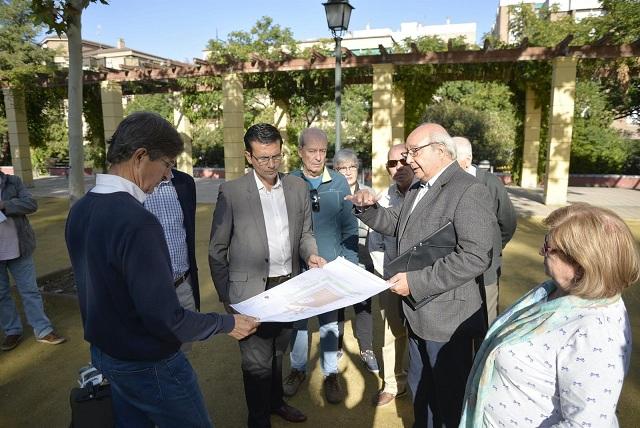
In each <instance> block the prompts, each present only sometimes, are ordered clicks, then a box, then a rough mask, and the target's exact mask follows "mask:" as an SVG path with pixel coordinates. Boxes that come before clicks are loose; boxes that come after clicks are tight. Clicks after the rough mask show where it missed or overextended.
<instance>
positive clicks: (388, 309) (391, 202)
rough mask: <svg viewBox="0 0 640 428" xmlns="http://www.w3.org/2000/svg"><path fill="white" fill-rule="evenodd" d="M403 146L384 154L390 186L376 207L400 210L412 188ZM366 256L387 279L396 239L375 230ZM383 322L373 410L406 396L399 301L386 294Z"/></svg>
mask: <svg viewBox="0 0 640 428" xmlns="http://www.w3.org/2000/svg"><path fill="white" fill-rule="evenodd" d="M404 150H405V147H404V144H396V145H395V146H393V147H391V149H390V150H389V153H388V154H387V159H388V160H387V172H388V173H389V176H390V177H391V179H392V180H393V184H391V186H389V188H388V189H386V190H385V191H384V192H383V193H382V195H381V196H380V199H379V200H378V204H379V205H380V206H382V207H385V208H388V207H399V206H402V203H403V202H404V198H405V196H406V194H407V191H408V190H409V188H410V187H411V185H412V184H413V170H412V169H411V167H410V166H409V165H407V163H406V162H405V159H404V158H403V157H402V152H404ZM369 252H370V254H371V259H372V260H373V266H374V269H375V272H376V273H377V274H378V275H380V276H381V277H383V278H384V279H389V278H390V276H391V275H389V274H386V273H385V269H384V266H385V265H386V264H387V263H389V262H390V261H391V260H393V259H394V258H395V257H396V255H397V253H396V238H395V236H393V235H382V234H381V233H379V232H376V231H375V230H371V231H370V232H369ZM379 302H380V309H381V310H382V322H383V346H382V373H383V381H384V385H383V388H382V389H381V390H380V391H378V393H377V394H376V396H375V397H374V400H373V403H374V405H375V406H377V407H382V406H386V405H387V404H390V403H391V402H392V401H393V400H395V398H396V397H398V396H401V395H404V394H406V392H407V388H406V384H407V373H406V371H405V369H406V364H405V355H406V348H407V328H406V327H405V326H404V316H403V315H402V300H401V298H400V296H399V295H397V294H396V293H392V292H391V291H389V290H387V291H384V292H382V293H380V295H379Z"/></svg>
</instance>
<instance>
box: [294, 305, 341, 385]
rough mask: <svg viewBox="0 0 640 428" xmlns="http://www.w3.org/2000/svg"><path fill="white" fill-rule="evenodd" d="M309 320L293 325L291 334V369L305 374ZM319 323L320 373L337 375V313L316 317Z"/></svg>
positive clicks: (307, 355) (307, 356)
mask: <svg viewBox="0 0 640 428" xmlns="http://www.w3.org/2000/svg"><path fill="white" fill-rule="evenodd" d="M308 321H309V320H300V321H296V322H294V323H293V333H292V334H291V367H292V368H294V369H296V370H299V371H302V372H306V371H307V360H308V358H309V330H308V324H309V323H308ZM318 322H319V323H320V361H321V363H322V373H323V374H324V375H325V376H329V375H330V374H333V373H338V311H332V312H327V313H325V314H321V315H318Z"/></svg>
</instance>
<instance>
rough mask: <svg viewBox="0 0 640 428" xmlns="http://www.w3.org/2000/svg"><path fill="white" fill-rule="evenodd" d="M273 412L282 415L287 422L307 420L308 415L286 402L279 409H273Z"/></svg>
mask: <svg viewBox="0 0 640 428" xmlns="http://www.w3.org/2000/svg"><path fill="white" fill-rule="evenodd" d="M271 413H273V414H274V415H278V416H280V417H281V418H282V419H284V420H285V421H287V422H294V423H297V422H304V421H306V420H307V417H306V416H305V414H304V413H302V412H301V411H300V410H298V409H296V408H295V407H293V406H290V405H288V404H286V403H285V404H283V405H282V406H280V407H279V408H277V409H273V410H271Z"/></svg>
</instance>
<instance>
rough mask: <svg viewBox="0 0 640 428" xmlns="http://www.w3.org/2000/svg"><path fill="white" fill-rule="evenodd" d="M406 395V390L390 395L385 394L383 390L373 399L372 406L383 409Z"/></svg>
mask: <svg viewBox="0 0 640 428" xmlns="http://www.w3.org/2000/svg"><path fill="white" fill-rule="evenodd" d="M406 393H407V390H406V389H404V390H403V391H400V392H398V393H397V394H392V393H390V392H386V391H385V390H383V389H381V390H380V391H378V393H377V394H376V396H375V397H374V398H373V405H374V406H375V407H384V406H386V405H387V404H390V403H391V402H392V401H393V400H395V399H396V398H399V397H402V396H403V395H405V394H406Z"/></svg>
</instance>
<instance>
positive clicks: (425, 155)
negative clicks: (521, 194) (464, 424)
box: [347, 123, 497, 427]
mask: <svg viewBox="0 0 640 428" xmlns="http://www.w3.org/2000/svg"><path fill="white" fill-rule="evenodd" d="M405 147H406V151H405V152H403V153H402V156H403V158H404V159H405V160H406V162H407V163H408V165H409V166H410V167H411V169H412V170H413V173H414V174H415V177H416V178H417V179H418V180H419V182H417V183H416V184H414V185H413V186H411V188H410V189H409V191H408V192H407V195H406V197H405V200H404V203H403V204H402V205H401V206H398V207H391V208H384V207H381V206H380V205H379V204H378V203H377V202H376V195H374V194H372V193H371V192H367V191H360V192H357V193H356V194H355V195H353V196H349V197H347V198H348V199H349V200H351V201H353V204H354V206H355V212H356V215H357V216H358V218H361V219H362V220H363V221H364V222H365V223H366V224H368V225H369V226H370V227H371V228H372V229H374V230H376V231H378V232H380V233H383V234H385V235H395V236H396V245H397V246H396V249H397V250H398V254H401V253H403V252H405V251H407V250H408V249H410V248H412V247H413V246H414V245H416V244H418V243H419V242H420V241H422V240H423V239H424V238H425V237H427V236H429V235H431V234H432V233H434V232H435V231H436V230H438V229H440V228H441V227H443V226H444V225H446V224H447V223H448V222H451V223H452V224H453V227H454V229H455V240H456V246H455V250H454V251H453V252H451V253H449V254H448V255H446V256H444V257H442V258H439V259H437V260H436V261H435V262H434V263H433V264H432V265H425V266H424V267H423V268H422V269H419V270H415V271H409V272H400V273H397V274H395V275H394V276H392V277H391V278H389V280H388V281H389V283H390V284H391V287H390V290H391V291H392V292H394V293H396V294H398V295H400V296H403V297H405V296H409V295H411V296H412V297H413V299H415V301H416V302H420V301H423V300H424V301H427V303H426V304H424V305H423V306H421V307H420V308H417V309H413V307H412V306H410V305H408V304H407V302H406V301H405V302H403V312H404V315H405V317H406V319H407V321H408V327H409V375H408V384H409V389H410V391H411V393H412V395H413V406H414V418H415V424H414V426H415V427H440V426H447V427H453V426H458V424H459V422H460V417H461V410H462V402H463V397H464V389H465V384H466V380H467V376H468V375H469V372H470V370H471V365H472V361H473V344H474V342H476V341H477V340H478V338H481V337H483V335H484V333H485V331H486V323H485V319H484V310H483V308H482V298H481V296H480V288H479V285H478V282H477V280H476V278H477V277H478V276H480V275H482V273H483V272H484V271H485V270H486V269H487V267H488V266H489V263H490V261H491V252H492V247H493V236H494V235H493V234H494V231H495V229H496V228H497V224H496V219H495V215H494V214H493V212H492V210H491V207H490V200H491V199H490V195H489V192H488V191H487V188H486V187H485V186H484V185H482V183H480V182H478V180H476V179H475V178H474V177H472V176H471V175H469V174H467V173H466V172H465V171H464V170H463V169H462V168H460V166H459V165H458V163H457V162H456V161H455V160H456V148H455V144H454V143H453V141H452V139H451V137H450V136H449V134H448V133H447V131H446V130H445V129H444V128H443V127H442V126H440V125H437V124H434V123H425V124H422V125H420V126H419V127H418V128H416V129H415V130H414V131H413V132H412V133H411V134H410V135H409V136H408V137H407V141H406V144H405Z"/></svg>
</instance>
